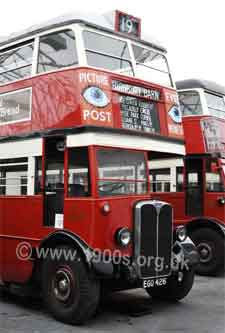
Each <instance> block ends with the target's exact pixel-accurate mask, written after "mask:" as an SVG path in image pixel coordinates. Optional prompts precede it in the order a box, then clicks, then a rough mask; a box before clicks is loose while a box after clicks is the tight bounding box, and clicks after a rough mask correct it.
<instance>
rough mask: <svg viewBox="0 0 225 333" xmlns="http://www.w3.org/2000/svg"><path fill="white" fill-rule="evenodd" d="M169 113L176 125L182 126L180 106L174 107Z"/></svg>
mask: <svg viewBox="0 0 225 333" xmlns="http://www.w3.org/2000/svg"><path fill="white" fill-rule="evenodd" d="M168 113H169V115H170V117H171V118H172V119H173V121H174V122H175V123H178V124H180V123H181V122H182V115H181V112H180V109H179V107H178V106H176V105H174V106H172V108H171V109H170V111H169V112H168Z"/></svg>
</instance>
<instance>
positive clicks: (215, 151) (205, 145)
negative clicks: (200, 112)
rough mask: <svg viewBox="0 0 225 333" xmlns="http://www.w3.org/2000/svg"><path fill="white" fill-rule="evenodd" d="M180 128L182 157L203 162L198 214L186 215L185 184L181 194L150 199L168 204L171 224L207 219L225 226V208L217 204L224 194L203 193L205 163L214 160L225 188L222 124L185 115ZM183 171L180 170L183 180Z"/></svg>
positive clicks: (200, 117) (161, 195) (210, 119)
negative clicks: (200, 210) (200, 203)
mask: <svg viewBox="0 0 225 333" xmlns="http://www.w3.org/2000/svg"><path fill="white" fill-rule="evenodd" d="M183 127H184V138H185V149H186V157H187V158H188V157H189V158H193V161H194V159H195V158H202V160H203V182H202V184H201V186H202V198H201V201H202V214H201V215H199V216H197V215H196V214H195V216H193V215H192V214H188V213H187V207H186V203H187V196H188V193H187V190H186V189H187V183H186V182H185V183H184V190H183V192H165V193H156V194H155V195H154V198H156V199H160V200H163V201H166V202H169V203H171V204H172V206H173V207H174V222H175V225H181V224H187V223H189V222H191V221H195V220H196V221H197V220H209V221H215V222H218V223H219V224H221V225H225V206H224V205H222V204H221V203H220V201H219V199H220V198H224V197H225V194H224V192H207V191H206V178H205V176H206V162H207V161H208V160H210V161H211V160H213V161H216V165H217V169H218V170H219V173H220V175H221V180H222V182H223V185H224V187H225V159H224V156H225V121H224V120H222V119H218V118H215V117H212V116H188V117H184V118H183ZM213 164H214V163H213ZM185 172H186V170H185V168H184V179H185ZM193 204H194V203H193ZM195 204H197V202H195Z"/></svg>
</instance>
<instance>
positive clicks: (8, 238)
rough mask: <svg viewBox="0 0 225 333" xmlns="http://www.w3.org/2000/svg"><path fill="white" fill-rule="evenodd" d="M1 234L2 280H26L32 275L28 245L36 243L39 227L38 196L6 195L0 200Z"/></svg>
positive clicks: (29, 246) (40, 212)
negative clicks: (0, 212)
mask: <svg viewBox="0 0 225 333" xmlns="http://www.w3.org/2000/svg"><path fill="white" fill-rule="evenodd" d="M0 202H1V206H0V207H1V211H2V215H3V216H4V218H3V221H2V225H3V227H2V229H3V237H2V242H1V243H2V249H3V255H4V256H3V260H4V261H3V280H4V281H13V282H18V283H23V282H26V281H27V280H28V279H29V278H30V277H31V274H32V269H33V262H32V261H31V260H30V255H31V248H32V247H35V246H37V245H38V244H39V240H40V239H41V238H42V235H44V233H48V232H47V230H46V231H45V230H44V229H43V227H42V204H43V202H42V198H41V197H37V198H36V197H33V198H31V197H25V196H21V197H7V198H6V197H5V198H1V199H0Z"/></svg>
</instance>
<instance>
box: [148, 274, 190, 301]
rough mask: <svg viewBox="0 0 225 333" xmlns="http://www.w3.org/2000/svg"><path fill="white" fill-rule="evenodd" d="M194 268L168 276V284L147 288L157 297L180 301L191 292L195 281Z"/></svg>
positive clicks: (150, 293)
mask: <svg viewBox="0 0 225 333" xmlns="http://www.w3.org/2000/svg"><path fill="white" fill-rule="evenodd" d="M194 275H195V273H194V269H193V268H189V270H183V271H180V272H178V273H176V274H175V273H174V274H173V275H171V276H170V277H168V282H167V285H165V286H160V287H153V288H147V289H146V291H147V293H148V294H149V295H150V296H151V297H152V298H156V299H162V300H168V301H180V300H181V299H183V298H184V297H185V296H187V294H188V293H189V292H190V290H191V288H192V286H193V283H194Z"/></svg>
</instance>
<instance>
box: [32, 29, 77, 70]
mask: <svg viewBox="0 0 225 333" xmlns="http://www.w3.org/2000/svg"><path fill="white" fill-rule="evenodd" d="M65 31H72V32H73V34H74V42H75V50H76V55H77V64H74V65H71V66H63V67H61V68H54V69H50V70H47V71H42V72H38V66H39V54H40V43H41V38H42V37H45V36H48V35H54V34H57V33H63V32H65ZM35 57H36V59H35V60H36V61H35V74H36V75H41V74H46V73H52V72H56V71H61V70H64V69H67V68H74V67H77V66H79V55H78V47H77V39H76V33H75V31H74V29H72V28H71V27H70V26H64V27H61V29H59V30H58V29H55V30H53V31H51V30H49V31H47V32H45V33H43V34H40V35H38V37H37V50H36V54H35Z"/></svg>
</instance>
